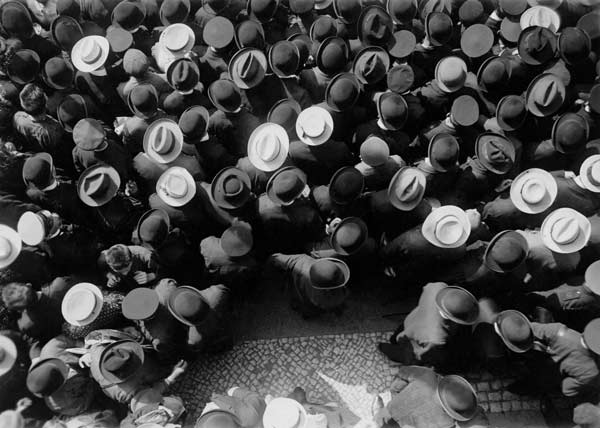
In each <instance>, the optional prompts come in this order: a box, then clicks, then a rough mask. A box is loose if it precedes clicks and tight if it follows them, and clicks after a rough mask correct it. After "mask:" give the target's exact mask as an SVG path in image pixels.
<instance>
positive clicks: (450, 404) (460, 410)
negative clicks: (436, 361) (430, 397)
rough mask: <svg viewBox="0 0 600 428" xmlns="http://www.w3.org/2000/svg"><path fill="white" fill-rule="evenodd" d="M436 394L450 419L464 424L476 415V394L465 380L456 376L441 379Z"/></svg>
mask: <svg viewBox="0 0 600 428" xmlns="http://www.w3.org/2000/svg"><path fill="white" fill-rule="evenodd" d="M436 393H437V397H438V399H439V401H440V403H441V405H442V407H443V409H444V411H445V412H446V413H447V414H448V416H450V417H451V418H452V419H455V420H457V421H461V422H466V421H468V420H470V419H473V417H475V415H476V414H477V409H478V406H477V394H476V393H475V390H474V389H473V387H472V386H471V384H470V383H469V382H468V381H467V380H466V379H465V378H463V377H461V376H457V375H448V376H444V377H442V378H441V379H440V381H439V382H438V385H437V390H436Z"/></svg>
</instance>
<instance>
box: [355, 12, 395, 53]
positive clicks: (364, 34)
mask: <svg viewBox="0 0 600 428" xmlns="http://www.w3.org/2000/svg"><path fill="white" fill-rule="evenodd" d="M357 25H358V38H359V39H360V41H361V42H362V43H363V44H364V45H365V46H370V45H375V46H383V47H386V46H387V45H388V44H389V43H390V41H391V40H392V36H393V33H394V22H393V21H392V18H391V17H390V15H388V13H387V12H386V10H385V9H384V8H382V7H380V6H375V5H373V6H367V7H366V8H364V9H363V11H362V13H361V14H360V17H359V18H358V23H357Z"/></svg>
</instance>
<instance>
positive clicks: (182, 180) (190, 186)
mask: <svg viewBox="0 0 600 428" xmlns="http://www.w3.org/2000/svg"><path fill="white" fill-rule="evenodd" d="M156 194H157V195H158V197H159V198H160V199H161V200H162V201H163V202H164V203H165V204H167V205H170V206H172V207H181V206H183V205H185V204H187V203H188V202H190V201H191V200H192V199H193V198H194V196H195V195H196V181H195V180H194V177H192V174H190V173H189V172H188V170H186V169H185V168H181V167H179V166H173V167H171V168H169V169H168V170H166V171H165V172H163V173H162V175H161V176H160V178H159V179H158V182H157V183H156Z"/></svg>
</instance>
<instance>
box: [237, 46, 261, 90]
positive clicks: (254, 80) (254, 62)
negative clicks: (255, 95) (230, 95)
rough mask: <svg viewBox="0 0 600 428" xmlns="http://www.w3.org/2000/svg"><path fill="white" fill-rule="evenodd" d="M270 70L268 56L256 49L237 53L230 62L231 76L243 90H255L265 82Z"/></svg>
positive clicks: (245, 49) (247, 49) (246, 49)
mask: <svg viewBox="0 0 600 428" xmlns="http://www.w3.org/2000/svg"><path fill="white" fill-rule="evenodd" d="M267 69H268V60H267V56H266V55H265V54H264V52H263V51H261V50H260V49H256V48H244V49H241V50H239V51H237V52H236V53H235V54H234V55H233V56H232V57H231V60H230V61H229V66H228V70H229V76H230V77H231V79H232V80H233V81H234V82H235V84H236V85H237V86H239V87H240V88H241V89H250V88H254V87H256V86H258V85H260V83H261V82H262V81H263V80H264V78H265V75H266V73H267Z"/></svg>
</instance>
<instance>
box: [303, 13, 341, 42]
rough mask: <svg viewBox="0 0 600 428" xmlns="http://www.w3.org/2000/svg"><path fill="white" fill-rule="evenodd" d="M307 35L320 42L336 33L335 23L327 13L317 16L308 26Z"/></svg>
mask: <svg viewBox="0 0 600 428" xmlns="http://www.w3.org/2000/svg"><path fill="white" fill-rule="evenodd" d="M308 35H309V36H310V39H311V40H312V41H313V42H316V43H321V42H322V41H323V40H325V39H326V38H328V37H334V36H337V35H338V28H337V23H336V21H335V19H333V18H332V17H331V16H329V15H322V16H319V17H318V18H317V19H315V21H314V22H313V23H312V25H311V26H310V29H309V30H308Z"/></svg>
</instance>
